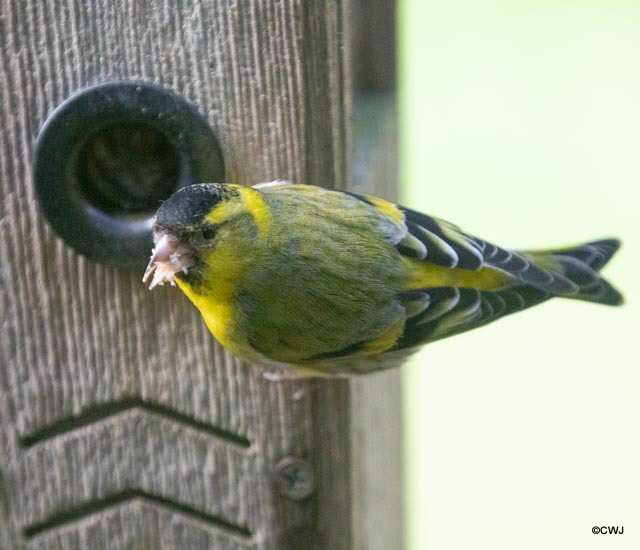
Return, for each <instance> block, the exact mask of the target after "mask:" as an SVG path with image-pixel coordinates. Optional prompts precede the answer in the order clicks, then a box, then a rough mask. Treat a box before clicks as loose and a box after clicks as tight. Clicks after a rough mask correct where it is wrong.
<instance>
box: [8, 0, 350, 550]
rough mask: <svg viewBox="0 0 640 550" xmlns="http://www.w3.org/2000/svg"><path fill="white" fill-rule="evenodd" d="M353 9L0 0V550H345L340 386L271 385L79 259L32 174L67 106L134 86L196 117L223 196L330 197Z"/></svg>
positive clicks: (288, 0) (343, 173)
mask: <svg viewBox="0 0 640 550" xmlns="http://www.w3.org/2000/svg"><path fill="white" fill-rule="evenodd" d="M347 15H348V14H347V13H346V8H345V6H344V5H343V2H341V1H335V0H325V1H318V2H306V1H304V0H283V1H281V2H274V1H272V0H263V1H260V0H185V1H183V2H161V1H160V0H136V1H134V0H128V1H125V0H119V1H111V0H109V1H107V0H96V1H95V2H85V1H82V0H4V1H3V2H0V186H1V187H0V191H1V195H0V200H1V203H0V229H1V230H2V234H3V236H4V238H3V239H0V319H2V331H1V333H0V347H1V352H0V357H1V362H2V363H1V365H0V453H1V454H0V518H1V519H0V547H1V548H23V547H28V548H42V549H45V548H46V549H49V548H60V549H62V548H65V549H66V548H159V547H168V548H224V549H227V548H228V549H231V548H234V549H235V548H241V549H245V548H252V549H253V548H255V549H276V548H277V549H286V548H302V547H304V548H311V547H314V546H315V547H317V548H331V549H336V550H339V549H343V548H350V547H351V544H352V528H351V526H352V521H351V489H350V487H351V483H350V482H351V475H352V473H351V468H350V439H349V428H350V408H349V400H350V393H349V388H348V384H347V383H345V382H332V381H313V382H310V383H300V382H295V383H292V382H284V383H278V384H274V383H270V382H267V381H265V380H263V379H262V377H261V374H260V372H259V370H258V369H256V368H255V367H250V366H248V365H244V364H241V363H239V362H238V361H236V360H235V359H233V358H231V357H229V356H228V355H226V354H225V353H224V352H223V351H222V350H221V348H219V347H218V346H217V344H215V343H214V341H213V339H212V337H211V336H210V335H209V333H208V332H207V330H206V328H205V327H204V324H203V323H202V321H201V319H200V317H199V315H198V314H197V313H196V311H195V310H194V309H193V308H192V306H191V305H190V304H189V303H188V302H187V300H186V299H185V298H184V297H183V296H182V295H181V293H179V292H177V291H175V290H172V289H164V288H162V289H159V290H158V291H154V292H153V293H149V292H148V291H147V290H146V289H145V288H144V286H143V285H142V284H141V282H140V278H141V273H140V272H139V271H137V270H131V271H126V270H122V269H114V268H109V267H104V266H102V265H98V264H94V263H91V262H89V261H87V260H85V259H84V258H83V257H80V256H77V255H75V254H74V253H73V252H72V251H71V250H70V249H69V248H68V247H67V246H66V245H65V244H64V243H63V242H62V241H60V240H59V239H58V238H57V237H56V236H55V234H53V233H52V231H51V229H50V228H49V227H48V225H47V224H46V223H45V222H44V221H43V218H42V216H41V214H40V212H39V208H38V205H37V203H36V200H35V194H34V188H33V181H32V170H31V164H30V162H31V154H32V150H33V144H34V140H35V138H36V136H37V133H38V130H39V128H40V127H41V126H42V124H43V122H44V121H45V120H46V118H47V116H48V114H50V113H51V111H52V110H53V109H54V108H55V107H56V106H57V105H58V104H60V103H61V102H62V101H63V100H64V99H65V98H66V97H68V96H69V95H71V94H72V93H73V92H75V91H76V90H78V89H80V88H83V87H85V86H88V85H91V84H95V83H98V82H104V81H109V80H117V79H142V80H145V81H148V82H152V83H156V84H159V85H162V86H165V87H168V88H170V89H172V90H173V91H175V92H177V93H178V94H180V95H182V96H183V97H185V98H186V99H187V100H189V101H191V102H192V103H193V104H194V105H196V106H197V107H198V109H199V110H200V111H201V112H202V113H203V114H204V115H205V116H206V117H207V119H208V121H209V123H210V124H211V126H212V128H213V129H214V131H215V133H216V135H217V136H218V138H219V140H220V143H221V146H222V150H223V154H224V159H225V164H226V171H227V176H226V179H227V181H232V182H240V183H245V184H252V183H256V182H260V181H269V180H273V179H276V178H286V179H291V180H294V181H303V182H307V183H317V184H323V185H326V186H331V185H334V184H335V185H339V186H346V185H347V182H348V173H349V169H348V167H349V152H348V143H349V140H350V137H349V132H350V124H349V101H350V92H349V89H348V78H347V76H348V70H349V67H348V56H347V53H346V52H347V51H348V40H347V36H346V31H345V29H346V28H348V17H347ZM300 395H302V397H301V398H300ZM225 434H227V435H229V436H228V437H226V436H225ZM245 441H246V442H247V444H246V445H245V444H244V443H243V442H245ZM239 442H240V443H239ZM284 456H295V457H300V458H303V459H305V460H308V461H309V462H310V463H311V465H312V468H313V472H314V474H315V478H316V490H315V492H314V494H313V495H312V496H311V497H310V498H308V499H305V500H303V501H295V500H291V499H288V498H286V497H283V496H282V495H280V494H279V493H277V492H276V491H275V490H274V487H273V483H272V476H273V468H274V466H275V465H276V463H277V462H278V461H279V460H280V459H281V458H282V457H284ZM161 545H164V546H161ZM302 545H304V546H302Z"/></svg>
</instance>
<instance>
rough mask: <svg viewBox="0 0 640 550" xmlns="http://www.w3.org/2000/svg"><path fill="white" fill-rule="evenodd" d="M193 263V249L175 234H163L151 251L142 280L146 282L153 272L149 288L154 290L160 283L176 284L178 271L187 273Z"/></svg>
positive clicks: (158, 237)
mask: <svg viewBox="0 0 640 550" xmlns="http://www.w3.org/2000/svg"><path fill="white" fill-rule="evenodd" d="M192 265H193V261H192V256H191V251H190V250H189V249H188V248H187V247H185V246H184V245H181V244H180V242H179V241H178V239H177V238H176V237H174V236H173V235H168V234H162V235H158V236H157V237H156V246H155V248H154V249H153V250H152V252H151V260H149V265H148V266H147V269H146V271H145V272H144V277H143V278H142V282H143V283H146V282H147V280H148V279H149V277H151V274H153V279H152V281H151V284H150V285H149V290H153V289H154V288H155V287H156V286H158V285H163V284H164V283H165V282H169V283H171V284H172V285H175V282H174V280H173V278H174V276H175V274H176V273H180V272H182V273H187V271H188V269H189V267H191V266H192Z"/></svg>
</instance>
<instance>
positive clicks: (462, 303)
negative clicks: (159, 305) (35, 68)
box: [143, 181, 623, 376]
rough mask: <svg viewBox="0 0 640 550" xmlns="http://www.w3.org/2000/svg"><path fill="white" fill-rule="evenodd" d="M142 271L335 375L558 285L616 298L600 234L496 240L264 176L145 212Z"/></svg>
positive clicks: (233, 337) (217, 326)
mask: <svg viewBox="0 0 640 550" xmlns="http://www.w3.org/2000/svg"><path fill="white" fill-rule="evenodd" d="M154 241H155V248H154V250H153V255H152V257H151V261H150V262H149V266H148V267H147V270H146V272H145V275H144V279H143V281H144V282H147V281H148V280H149V278H150V277H152V280H151V283H150V287H149V288H151V289H152V288H154V287H155V286H157V285H161V284H163V283H164V282H170V283H172V284H177V285H178V287H180V289H181V290H182V291H183V292H184V293H185V294H186V295H187V296H188V297H189V299H190V300H191V301H192V302H193V304H194V305H195V306H196V307H197V308H198V309H199V310H200V313H201V314H202V316H203V317H204V320H205V322H206V324H207V326H208V327H209V330H210V331H211V332H212V334H213V335H214V336H215V338H216V339H217V340H218V341H219V342H220V343H221V344H222V345H223V346H224V347H226V348H227V349H228V350H230V351H231V352H232V353H233V354H235V355H237V356H239V357H241V358H243V359H247V360H249V361H252V362H257V363H261V364H263V365H266V366H269V367H276V368H291V367H294V368H295V369H296V370H295V371H292V372H306V373H312V374H316V375H324V376H333V375H348V374H355V373H366V372H371V371H374V370H379V369H384V368H388V367H390V366H393V365H395V364H398V363H399V362H401V361H402V360H403V359H404V358H405V357H406V356H407V355H408V354H409V353H411V352H412V351H415V349H416V348H417V347H419V346H422V345H423V344H426V343H427V342H433V341H434V340H438V339H440V338H445V337H447V336H452V335H454V334H458V333H460V332H464V331H467V330H470V329H473V328H476V327H480V326H483V325H486V324H487V323H490V322H492V321H495V320H496V319H499V318H500V317H503V316H505V315H508V314H510V313H515V312H516V311H521V310H523V309H526V308H528V307H530V306H533V305H536V304H539V303H541V302H544V301H546V300H548V299H549V298H553V297H555V296H561V297H565V298H574V299H578V300H586V301H589V302H596V303H600V304H608V305H618V304H621V303H622V301H623V299H622V296H621V295H620V293H619V292H618V291H617V290H615V289H614V288H613V287H612V286H611V285H610V284H609V283H608V282H607V281H606V280H604V279H603V278H602V277H600V274H599V271H600V269H601V268H602V267H603V266H604V265H605V264H606V263H607V262H608V261H609V259H610V258H611V256H612V255H613V253H614V252H615V251H616V250H617V249H618V247H619V246H620V243H619V241H617V240H615V239H605V240H600V241H595V242H591V243H588V244H583V245H579V246H574V247H569V248H563V249H555V250H535V251H511V250H505V249H503V248H500V247H499V246H496V245H494V244H491V243H488V242H486V241H484V240H482V239H479V238H477V237H474V236H472V235H469V234H468V233H465V232H463V231H462V230H461V229H459V228H458V227H456V226H455V225H452V224H450V223H449V222H446V221H444V220H441V219H438V218H434V217H431V216H427V215H424V214H420V213H418V212H414V211H413V210H409V209H408V208H404V207H402V206H398V205H395V204H393V203H391V202H387V201H385V200H382V199H379V198H375V197H370V196H365V195H356V194H352V193H348V192H344V191H331V190H327V189H323V188H320V187H315V186H312V185H298V184H290V183H287V182H281V181H280V182H273V183H265V184H260V185H257V186H255V187H253V188H251V187H245V186H241V185H231V184H198V185H191V186H189V187H185V188H183V189H180V190H179V191H177V192H176V193H175V194H174V195H172V196H171V197H170V198H169V199H168V200H167V201H166V202H165V203H163V204H162V206H161V207H160V209H159V210H158V212H157V214H156V216H155V219H154Z"/></svg>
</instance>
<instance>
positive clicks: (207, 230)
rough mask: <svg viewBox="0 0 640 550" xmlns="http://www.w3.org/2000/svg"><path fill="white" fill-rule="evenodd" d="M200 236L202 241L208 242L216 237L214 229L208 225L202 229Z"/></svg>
mask: <svg viewBox="0 0 640 550" xmlns="http://www.w3.org/2000/svg"><path fill="white" fill-rule="evenodd" d="M200 235H201V236H202V239H203V240H205V241H210V240H211V239H213V238H214V237H215V236H216V230H215V228H214V227H212V226H210V225H208V226H206V227H204V228H203V229H202V231H201V232H200Z"/></svg>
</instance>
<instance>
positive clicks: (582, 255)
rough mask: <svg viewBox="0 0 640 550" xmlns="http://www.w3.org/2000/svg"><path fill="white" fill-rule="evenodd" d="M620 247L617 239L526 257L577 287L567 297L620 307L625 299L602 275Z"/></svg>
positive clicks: (532, 253)
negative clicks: (602, 271)
mask: <svg viewBox="0 0 640 550" xmlns="http://www.w3.org/2000/svg"><path fill="white" fill-rule="evenodd" d="M618 248H620V241H619V240H618V239H603V240H601V241H594V242H591V243H586V244H582V245H579V246H575V247H572V248H563V249H555V250H544V251H527V252H525V253H524V254H525V255H526V256H528V257H530V258H531V259H533V261H534V262H535V263H536V264H537V265H539V266H540V267H542V268H544V269H547V270H548V271H551V272H555V273H559V274H560V275H562V276H563V277H565V278H567V279H569V280H570V281H571V282H572V283H575V285H577V286H578V292H577V293H573V294H571V295H564V296H565V297H567V298H575V299H577V300H586V301H588V302H595V303H598V304H606V305H610V306H617V305H620V304H622V303H623V302H624V298H623V296H622V294H620V292H618V291H617V290H616V289H615V288H614V287H613V286H612V285H611V284H610V283H609V282H608V281H606V280H605V279H604V278H603V277H601V276H600V270H601V269H602V268H603V267H604V266H605V264H606V263H607V262H608V261H609V260H610V259H611V257H612V256H613V255H614V254H615V252H616V250H618Z"/></svg>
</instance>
